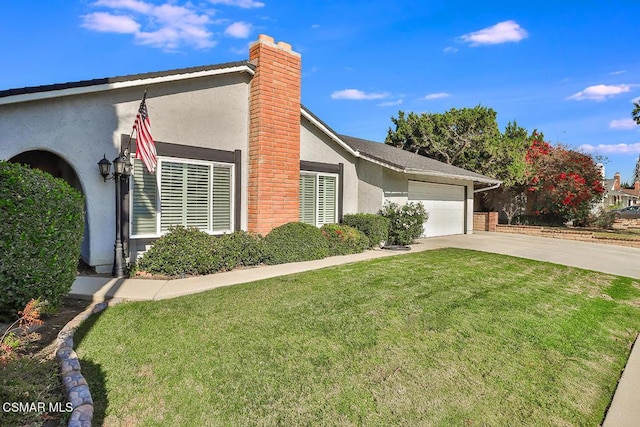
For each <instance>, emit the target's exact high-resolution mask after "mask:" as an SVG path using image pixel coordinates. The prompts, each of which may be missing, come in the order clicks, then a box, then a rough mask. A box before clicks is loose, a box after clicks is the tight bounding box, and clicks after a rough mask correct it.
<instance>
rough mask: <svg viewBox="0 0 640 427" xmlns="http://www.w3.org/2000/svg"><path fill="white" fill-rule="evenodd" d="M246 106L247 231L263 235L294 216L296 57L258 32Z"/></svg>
mask: <svg viewBox="0 0 640 427" xmlns="http://www.w3.org/2000/svg"><path fill="white" fill-rule="evenodd" d="M249 60H250V61H251V62H252V63H254V64H255V65H256V73H255V75H254V77H253V79H252V81H251V89H250V100H249V102H250V105H249V114H250V117H249V171H248V173H249V182H248V187H249V195H248V198H249V200H248V207H247V208H248V228H249V231H253V232H257V233H262V234H266V233H268V232H269V231H270V230H271V229H272V228H274V227H277V226H279V225H282V224H284V223H287V222H291V221H298V218H299V203H300V202H299V200H298V198H299V189H298V187H299V185H300V86H301V85H300V81H301V58H300V55H299V54H298V53H296V52H293V51H292V50H291V45H289V44H287V43H283V42H279V43H278V44H275V43H274V40H273V38H271V37H269V36H265V35H260V37H259V39H258V41H257V42H255V43H253V44H252V45H251V47H250V48H249Z"/></svg>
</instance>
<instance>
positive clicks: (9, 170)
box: [0, 161, 84, 317]
mask: <svg viewBox="0 0 640 427" xmlns="http://www.w3.org/2000/svg"><path fill="white" fill-rule="evenodd" d="M83 232H84V198H83V197H82V195H81V194H80V193H79V192H78V191H77V190H75V189H74V188H72V187H71V186H70V185H69V184H67V183H66V182H65V181H63V180H62V179H58V178H54V177H53V176H51V175H50V174H48V173H46V172H42V171H39V170H36V169H31V168H29V167H27V166H23V165H18V164H14V163H9V162H5V161H0V317H6V316H11V315H15V313H16V312H17V311H18V310H20V309H22V308H24V306H25V305H26V304H27V302H29V300H30V299H32V298H40V299H42V300H47V301H48V302H49V304H50V305H51V306H52V307H53V308H55V307H57V306H59V305H60V304H61V302H62V298H63V297H64V296H65V295H66V294H68V293H69V291H70V290H71V285H72V284H73V281H74V280H75V277H76V274H77V271H78V270H77V269H78V259H79V258H80V245H81V243H82V235H83Z"/></svg>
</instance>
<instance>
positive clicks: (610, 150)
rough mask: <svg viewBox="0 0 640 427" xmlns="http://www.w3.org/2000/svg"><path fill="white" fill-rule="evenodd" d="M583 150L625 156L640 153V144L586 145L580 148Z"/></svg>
mask: <svg viewBox="0 0 640 427" xmlns="http://www.w3.org/2000/svg"><path fill="white" fill-rule="evenodd" d="M580 149H581V150H584V151H586V152H587V153H600V154H624V153H634V154H635V153H638V152H640V142H636V143H635V144H599V145H589V144H584V145H581V146H580Z"/></svg>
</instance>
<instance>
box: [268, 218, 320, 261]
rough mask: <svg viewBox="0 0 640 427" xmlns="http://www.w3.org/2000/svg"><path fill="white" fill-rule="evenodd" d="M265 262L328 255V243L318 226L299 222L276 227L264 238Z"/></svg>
mask: <svg viewBox="0 0 640 427" xmlns="http://www.w3.org/2000/svg"><path fill="white" fill-rule="evenodd" d="M264 253H265V263H267V264H284V263H287V262H297V261H310V260H313V259H321V258H324V257H326V256H328V255H329V243H328V242H327V239H326V238H325V237H324V236H323V235H322V232H321V231H320V229H319V228H316V227H314V226H313V225H309V224H304V223H301V222H289V223H287V224H284V225H281V226H280V227H276V228H274V229H273V230H271V232H270V233H269V234H267V236H266V237H265V238H264Z"/></svg>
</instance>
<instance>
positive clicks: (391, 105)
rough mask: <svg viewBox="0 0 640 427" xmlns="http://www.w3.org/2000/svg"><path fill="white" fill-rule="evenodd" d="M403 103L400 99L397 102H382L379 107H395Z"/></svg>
mask: <svg viewBox="0 0 640 427" xmlns="http://www.w3.org/2000/svg"><path fill="white" fill-rule="evenodd" d="M402 102H403V101H402V99H398V100H396V101H387V102H381V103H379V104H378V107H393V106H394V105H400V104H402Z"/></svg>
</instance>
